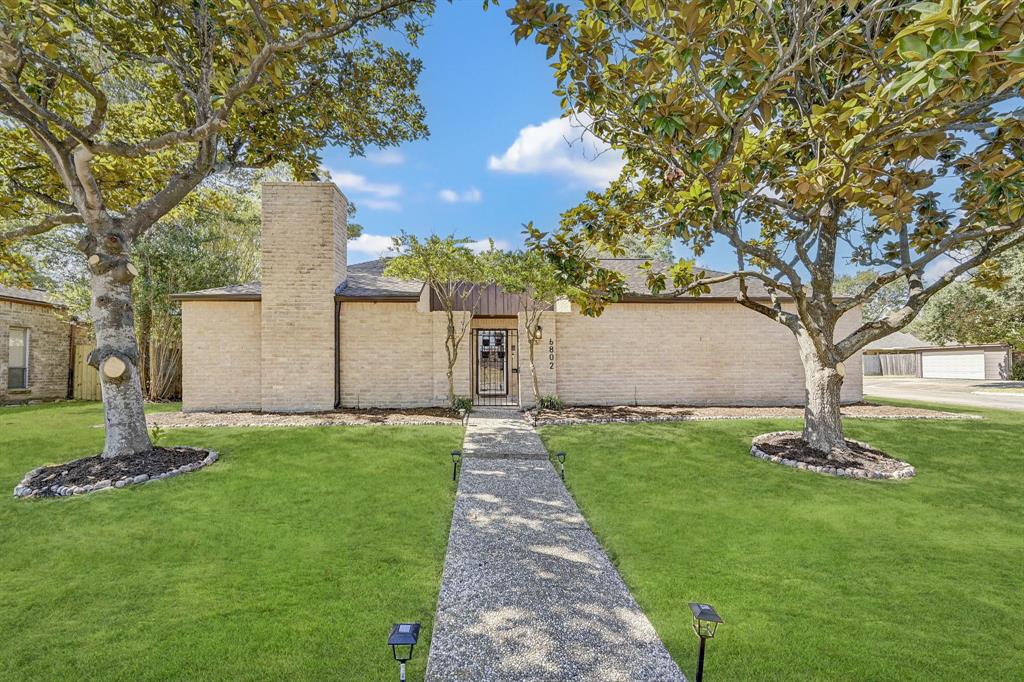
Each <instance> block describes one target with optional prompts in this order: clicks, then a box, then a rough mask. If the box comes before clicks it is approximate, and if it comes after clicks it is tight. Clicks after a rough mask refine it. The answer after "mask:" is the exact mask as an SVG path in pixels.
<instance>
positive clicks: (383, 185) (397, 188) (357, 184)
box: [328, 169, 402, 199]
mask: <svg viewBox="0 0 1024 682" xmlns="http://www.w3.org/2000/svg"><path fill="white" fill-rule="evenodd" d="M328 172H330V174H331V180H333V181H334V183H335V184H336V185H338V187H340V188H341V191H342V192H346V193H347V192H351V193H353V194H369V195H372V196H375V197H378V198H380V199H387V198H392V197H397V196H398V195H400V194H401V193H402V186H401V185H399V184H396V183H391V182H373V181H371V180H367V179H366V176H363V175H359V174H358V173H348V172H345V171H337V170H331V169H328Z"/></svg>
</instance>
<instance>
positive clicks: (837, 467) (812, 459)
mask: <svg viewBox="0 0 1024 682" xmlns="http://www.w3.org/2000/svg"><path fill="white" fill-rule="evenodd" d="M750 454H751V455H753V456H754V457H757V458H759V459H763V460H766V461H769V462H775V463H778V464H783V465H785V466H790V467H794V468H797V469H806V470H808V471H814V472H816V473H819V474H828V475H831V476H843V477H850V478H876V479H893V478H910V477H911V476H913V475H914V474H915V471H914V467H912V466H911V465H909V464H907V463H906V462H903V461H901V460H898V459H894V458H892V457H890V456H889V455H887V454H885V453H884V452H882V451H881V450H877V449H875V448H873V447H871V446H870V445H868V444H867V443H861V442H860V441H855V440H847V441H846V447H845V448H844V449H843V450H842V451H841V452H832V453H828V452H823V451H822V450H818V449H816V448H813V447H811V446H810V445H808V444H807V441H805V440H804V439H803V437H802V435H801V434H800V433H799V432H796V431H779V432H776V433H766V434H764V435H761V436H758V437H756V438H755V439H754V442H753V445H752V446H751V448H750Z"/></svg>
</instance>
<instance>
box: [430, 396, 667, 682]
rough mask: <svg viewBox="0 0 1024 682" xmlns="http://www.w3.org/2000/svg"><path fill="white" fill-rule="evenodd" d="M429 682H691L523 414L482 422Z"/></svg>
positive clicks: (455, 524) (461, 497)
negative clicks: (575, 500)
mask: <svg viewBox="0 0 1024 682" xmlns="http://www.w3.org/2000/svg"><path fill="white" fill-rule="evenodd" d="M463 452H464V453H473V454H472V455H469V454H466V455H465V458H464V460H463V469H462V472H461V478H460V481H459V491H458V497H457V499H456V503H455V512H454V515H453V518H452V529H451V535H450V537H449V539H448V554H447V557H446V559H445V567H444V575H443V577H442V580H441V594H440V597H439V600H438V607H437V616H436V619H435V621H434V634H433V637H432V641H431V646H430V657H429V660H428V663H427V674H426V679H427V680H428V681H430V682H434V681H439V680H474V681H476V680H493V681H500V680H577V679H588V680H665V681H684V682H685V679H686V678H685V677H684V676H683V674H682V673H681V672H680V670H679V668H678V666H677V665H676V664H675V662H674V661H673V660H672V658H671V657H670V656H669V654H668V651H667V650H666V649H665V646H664V645H663V644H662V642H661V640H660V639H659V638H658V635H657V633H656V632H655V631H654V628H653V626H652V625H651V623H650V621H649V620H648V619H647V616H646V615H644V613H643V611H641V609H640V607H639V606H638V605H637V603H636V601H634V599H633V597H632V595H630V593H629V590H628V589H627V588H626V585H625V584H624V583H623V582H622V578H621V577H620V576H619V574H618V572H617V571H616V570H615V568H614V567H613V566H612V564H611V562H610V561H609V560H608V557H607V556H606V555H605V553H604V551H603V550H602V549H601V547H600V545H599V544H598V542H597V539H596V538H595V537H594V534H593V533H592V532H591V531H590V527H589V526H588V525H587V522H586V521H585V520H584V518H583V516H582V515H581V514H580V512H579V509H578V508H577V507H576V504H575V502H574V501H573V500H572V497H570V495H569V492H568V491H567V490H566V488H565V486H564V485H563V484H562V481H561V480H560V479H559V477H558V474H556V473H555V470H554V468H553V467H552V466H551V464H550V463H549V462H548V461H547V459H546V455H545V453H544V446H543V444H542V443H541V441H540V438H539V437H538V436H537V434H536V432H534V431H533V429H531V428H530V427H529V426H528V425H527V424H526V423H525V422H524V421H522V419H520V418H519V417H518V415H516V414H515V413H474V415H473V416H472V417H471V418H470V422H469V426H468V428H467V430H466V440H465V444H464V445H463Z"/></svg>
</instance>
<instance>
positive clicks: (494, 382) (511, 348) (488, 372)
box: [473, 329, 519, 405]
mask: <svg viewBox="0 0 1024 682" xmlns="http://www.w3.org/2000/svg"><path fill="white" fill-rule="evenodd" d="M473 336H474V344H473V345H474V358H473V360H474V365H475V366H474V372H473V374H474V377H473V381H474V384H475V385H474V396H473V402H474V403H475V404H477V405H518V404H519V349H518V348H517V339H516V336H517V334H516V330H515V329H475V330H474V331H473Z"/></svg>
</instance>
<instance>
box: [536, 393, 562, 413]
mask: <svg viewBox="0 0 1024 682" xmlns="http://www.w3.org/2000/svg"><path fill="white" fill-rule="evenodd" d="M540 407H541V409H543V410H561V409H562V408H564V407H565V401H564V400H562V399H561V398H559V397H558V396H557V395H542V396H541V397H540Z"/></svg>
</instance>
